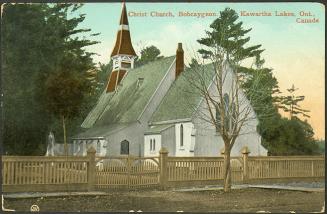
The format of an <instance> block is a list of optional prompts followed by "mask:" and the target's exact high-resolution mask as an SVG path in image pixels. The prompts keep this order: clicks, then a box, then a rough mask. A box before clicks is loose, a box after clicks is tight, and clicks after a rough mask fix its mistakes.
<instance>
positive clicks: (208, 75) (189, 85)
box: [150, 64, 215, 123]
mask: <svg viewBox="0 0 327 214" xmlns="http://www.w3.org/2000/svg"><path fill="white" fill-rule="evenodd" d="M196 70H201V71H202V72H204V74H205V75H201V77H202V78H203V79H202V80H203V81H204V83H205V85H206V87H209V85H210V83H211V82H212V80H213V77H214V74H215V72H214V69H213V66H212V64H206V65H202V66H201V67H200V69H191V68H186V69H185V70H184V71H183V72H182V73H181V74H180V76H179V77H178V78H177V79H176V80H175V82H173V84H172V86H171V87H170V89H169V90H168V92H167V94H166V95H165V97H164V98H163V99H162V101H161V103H160V105H159V107H158V108H157V110H156V111H155V112H154V114H153V115H152V117H151V119H150V123H157V122H164V121H174V120H180V119H187V118H192V116H193V113H194V111H195V109H196V108H197V107H198V105H199V104H200V101H201V98H202V96H201V95H200V94H199V92H198V89H196V88H195V85H194V82H198V78H199V76H198V75H197V73H196ZM192 79H193V80H195V81H192Z"/></svg>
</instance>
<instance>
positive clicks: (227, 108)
mask: <svg viewBox="0 0 327 214" xmlns="http://www.w3.org/2000/svg"><path fill="white" fill-rule="evenodd" d="M224 104H225V124H224V126H225V128H226V129H227V130H230V127H229V126H230V119H231V118H230V112H229V110H230V109H229V96H228V94H226V93H225V94H224Z"/></svg>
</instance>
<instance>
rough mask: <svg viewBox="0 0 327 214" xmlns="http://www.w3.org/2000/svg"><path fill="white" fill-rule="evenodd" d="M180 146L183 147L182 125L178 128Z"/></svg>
mask: <svg viewBox="0 0 327 214" xmlns="http://www.w3.org/2000/svg"><path fill="white" fill-rule="evenodd" d="M180 135H181V136H180V146H181V147H183V146H184V130H183V124H181V127H180Z"/></svg>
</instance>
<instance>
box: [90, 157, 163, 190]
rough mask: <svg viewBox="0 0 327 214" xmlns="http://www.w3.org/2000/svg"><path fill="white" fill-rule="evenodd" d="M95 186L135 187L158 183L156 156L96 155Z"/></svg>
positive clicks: (103, 187) (102, 187)
mask: <svg viewBox="0 0 327 214" xmlns="http://www.w3.org/2000/svg"><path fill="white" fill-rule="evenodd" d="M97 159H98V164H97V166H98V167H97V168H96V179H97V180H96V184H95V185H96V187H97V188H99V189H108V188H136V187H150V186H156V185H158V184H159V162H158V157H146V158H145V157H133V156H127V157H98V158H97Z"/></svg>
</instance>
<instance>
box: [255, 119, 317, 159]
mask: <svg viewBox="0 0 327 214" xmlns="http://www.w3.org/2000/svg"><path fill="white" fill-rule="evenodd" d="M265 122H266V124H264V125H265V126H266V127H270V128H269V129H265V130H264V131H261V135H262V137H263V138H264V139H265V140H266V141H268V142H269V143H266V147H267V149H268V151H269V154H270V155H315V154H318V153H319V147H318V145H317V144H316V142H315V140H314V138H313V135H314V132H313V130H312V127H311V126H310V124H308V123H307V121H301V120H300V119H298V118H296V117H293V118H292V119H290V120H288V119H287V118H279V119H277V120H270V121H265Z"/></svg>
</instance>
